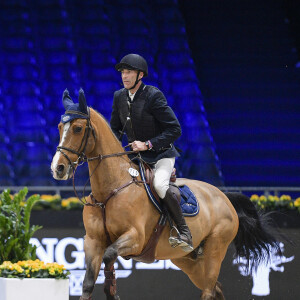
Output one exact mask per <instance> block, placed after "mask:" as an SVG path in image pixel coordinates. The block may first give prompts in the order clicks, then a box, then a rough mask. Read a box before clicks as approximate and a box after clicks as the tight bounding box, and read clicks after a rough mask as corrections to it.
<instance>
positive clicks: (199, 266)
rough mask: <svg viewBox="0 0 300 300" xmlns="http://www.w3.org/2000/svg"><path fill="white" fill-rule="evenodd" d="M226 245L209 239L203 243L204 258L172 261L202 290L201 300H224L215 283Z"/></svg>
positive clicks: (217, 240)
mask: <svg viewBox="0 0 300 300" xmlns="http://www.w3.org/2000/svg"><path fill="white" fill-rule="evenodd" d="M227 247H228V245H227V246H226V245H224V244H223V243H220V242H219V239H216V238H209V239H207V240H206V242H205V246H204V256H203V257H200V258H198V259H197V260H196V261H192V260H190V259H188V258H186V257H183V258H179V259H173V260H172V262H173V263H174V264H175V265H176V266H178V267H179V268H180V269H181V270H182V271H183V272H184V273H186V274H187V275H188V276H189V278H190V279H191V281H192V282H193V283H194V284H195V286H197V287H198V288H199V289H201V290H202V297H201V299H202V300H224V299H225V298H224V295H223V292H222V289H221V284H220V283H219V282H217V279H218V276H219V273H220V268H221V263H222V261H223V259H224V256H225V254H226V251H227Z"/></svg>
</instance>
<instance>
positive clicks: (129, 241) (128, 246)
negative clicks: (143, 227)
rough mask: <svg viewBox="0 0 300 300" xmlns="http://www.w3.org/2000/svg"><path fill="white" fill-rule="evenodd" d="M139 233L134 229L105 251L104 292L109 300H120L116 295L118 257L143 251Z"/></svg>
mask: <svg viewBox="0 0 300 300" xmlns="http://www.w3.org/2000/svg"><path fill="white" fill-rule="evenodd" d="M138 241H139V238H138V232H137V230H136V229H134V228H132V229H131V230H129V231H127V232H126V233H124V234H123V235H121V236H120V237H119V238H118V239H117V240H116V241H115V242H114V243H113V244H111V245H110V246H109V247H108V248H107V249H106V251H105V253H104V256H103V262H104V264H105V268H104V274H105V283H104V292H105V294H106V299H107V300H117V299H120V298H119V296H118V295H117V294H116V291H117V288H116V278H115V274H114V273H115V270H114V262H115V261H116V259H117V257H118V256H128V255H134V254H138V253H140V252H141V250H142V246H143V245H141V244H140V243H139V242H138Z"/></svg>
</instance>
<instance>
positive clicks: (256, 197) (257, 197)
mask: <svg viewBox="0 0 300 300" xmlns="http://www.w3.org/2000/svg"><path fill="white" fill-rule="evenodd" d="M258 199H259V196H258V195H256V194H254V195H252V196H251V198H250V200H251V201H257V200H258Z"/></svg>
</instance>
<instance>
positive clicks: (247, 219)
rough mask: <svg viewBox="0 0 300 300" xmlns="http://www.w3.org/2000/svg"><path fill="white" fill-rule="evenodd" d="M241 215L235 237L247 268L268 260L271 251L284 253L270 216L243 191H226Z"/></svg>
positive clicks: (279, 253) (238, 251)
mask: <svg viewBox="0 0 300 300" xmlns="http://www.w3.org/2000/svg"><path fill="white" fill-rule="evenodd" d="M225 195H226V196H227V197H228V199H229V200H230V202H231V203H232V205H233V207H234V208H235V210H236V212H237V215H238V217H239V223H240V225H239V229H238V232H237V235H236V237H235V239H234V241H233V242H234V245H235V248H236V255H237V256H238V257H241V258H245V259H246V260H247V265H246V267H247V269H249V268H250V269H252V268H256V267H257V266H258V265H259V264H260V263H261V262H263V261H268V260H269V259H270V256H271V253H272V252H275V253H276V254H277V255H280V256H281V255H282V253H281V249H280V244H279V241H277V240H276V237H275V236H274V235H273V234H272V232H271V230H270V225H269V224H270V216H269V214H266V213H261V212H258V211H257V210H256V208H255V206H254V204H253V203H252V202H251V200H250V198H249V197H247V196H246V195H244V194H241V193H225Z"/></svg>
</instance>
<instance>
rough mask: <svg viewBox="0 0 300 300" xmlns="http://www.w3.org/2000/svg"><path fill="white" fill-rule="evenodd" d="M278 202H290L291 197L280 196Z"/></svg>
mask: <svg viewBox="0 0 300 300" xmlns="http://www.w3.org/2000/svg"><path fill="white" fill-rule="evenodd" d="M280 200H282V201H290V200H291V196H289V195H281V197H280Z"/></svg>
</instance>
